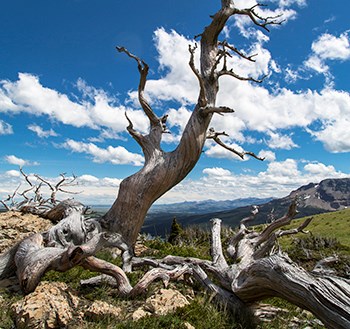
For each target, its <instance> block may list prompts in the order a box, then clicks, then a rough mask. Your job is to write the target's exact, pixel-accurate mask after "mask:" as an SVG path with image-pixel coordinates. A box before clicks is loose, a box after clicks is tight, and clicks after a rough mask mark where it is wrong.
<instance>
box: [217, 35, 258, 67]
mask: <svg viewBox="0 0 350 329" xmlns="http://www.w3.org/2000/svg"><path fill="white" fill-rule="evenodd" d="M219 46H222V47H223V51H224V52H225V53H226V54H227V55H228V56H230V57H231V55H230V54H229V53H228V52H226V49H225V48H228V49H230V50H232V51H233V52H234V53H236V54H237V55H239V56H240V57H242V58H244V59H246V60H248V61H250V62H255V59H254V58H253V57H256V56H257V55H258V54H253V55H250V56H248V55H246V54H244V53H243V52H242V51H240V50H238V49H237V48H236V47H234V46H233V45H230V44H229V43H228V42H227V41H226V40H224V41H219Z"/></svg>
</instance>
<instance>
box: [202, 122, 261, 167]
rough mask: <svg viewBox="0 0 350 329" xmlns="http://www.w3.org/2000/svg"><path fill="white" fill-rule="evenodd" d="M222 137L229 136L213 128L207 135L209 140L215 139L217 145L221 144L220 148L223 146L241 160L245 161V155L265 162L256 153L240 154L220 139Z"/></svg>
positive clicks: (246, 152) (244, 152) (245, 152)
mask: <svg viewBox="0 0 350 329" xmlns="http://www.w3.org/2000/svg"><path fill="white" fill-rule="evenodd" d="M220 135H224V136H228V135H227V134H226V133H225V132H221V133H220V132H216V131H215V130H214V129H213V128H210V129H209V132H208V134H207V139H213V140H214V141H215V142H216V143H217V144H219V145H220V146H222V147H223V148H225V149H226V150H229V151H230V152H232V153H234V154H236V155H238V156H239V157H240V158H241V159H244V156H245V155H250V156H251V157H253V158H255V159H257V160H260V161H263V160H264V159H265V158H262V157H259V156H257V155H256V154H255V153H253V152H249V151H243V152H239V151H237V150H236V149H234V148H233V147H231V146H228V145H226V144H225V143H224V142H223V141H222V140H221V139H220V138H219V136H220Z"/></svg>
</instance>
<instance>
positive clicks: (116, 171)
mask: <svg viewBox="0 0 350 329" xmlns="http://www.w3.org/2000/svg"><path fill="white" fill-rule="evenodd" d="M235 3H236V5H237V6H238V7H240V8H244V7H250V6H252V5H254V4H256V1H255V0H249V1H247V0H245V1H243V0H239V1H235ZM265 3H266V4H268V5H269V6H268V7H266V8H265V7H264V8H263V9H261V13H262V14H266V15H269V16H270V15H276V14H280V13H281V14H283V17H284V19H285V22H284V23H283V24H282V26H276V27H271V32H270V33H266V31H263V30H259V29H256V28H255V27H253V26H252V25H251V24H250V22H249V21H247V20H246V19H242V18H237V19H231V20H230V21H229V24H228V25H227V28H226V29H225V31H224V32H223V35H222V37H223V38H226V39H227V40H228V41H229V42H230V43H231V44H233V45H234V46H235V47H237V48H239V49H242V50H243V51H245V52H246V53H248V54H253V53H254V54H255V53H256V54H257V56H256V63H255V64H252V63H250V62H246V61H244V60H242V59H240V58H235V57H233V58H232V63H230V64H231V65H232V67H233V68H234V70H235V71H236V72H237V73H239V74H241V75H247V76H253V77H256V78H258V77H261V76H262V75H264V74H269V77H268V78H267V79H266V80H265V81H264V82H263V84H252V83H250V82H242V81H238V80H232V79H231V78H230V79H222V80H221V81H220V93H219V96H218V105H227V106H230V107H232V108H234V109H235V111H236V112H235V113H234V114H231V115H225V117H219V116H218V117H215V118H214V120H213V122H212V126H213V127H215V129H216V130H217V131H222V130H224V131H226V132H227V133H228V134H229V135H230V136H229V137H227V138H226V140H225V142H226V143H227V144H229V145H231V146H233V147H236V148H237V149H241V148H243V149H245V150H248V151H254V152H255V153H256V154H260V155H262V156H265V157H266V160H265V161H264V162H259V161H257V160H255V159H249V158H247V159H245V161H241V160H240V159H238V158H237V157H235V156H234V155H233V154H230V153H228V152H226V151H225V150H224V149H222V148H220V147H218V146H217V145H215V144H212V142H210V141H208V143H207V144H206V146H205V149H204V152H203V155H202V157H201V159H200V161H199V162H198V164H197V166H196V168H195V169H194V170H193V172H192V173H191V174H190V175H189V176H188V178H187V179H186V180H185V181H183V182H182V183H181V184H179V185H178V186H177V187H176V188H174V189H173V190H172V191H170V192H168V193H167V194H166V195H165V196H164V197H163V198H162V199H161V200H160V201H159V202H160V203H169V202H181V201H184V200H203V199H218V200H227V199H236V198H242V197H250V196H256V197H268V196H273V197H280V196H284V195H286V194H288V193H289V192H290V191H291V190H292V189H295V188H297V187H299V186H300V185H303V184H307V183H309V182H318V181H320V180H322V179H324V178H330V177H335V178H337V177H338V178H340V177H349V176H350V162H349V159H350V157H349V152H350V130H349V126H350V125H349V124H350V95H349V88H350V82H349V78H348V76H349V73H350V43H349V38H350V27H349V24H348V14H347V13H348V12H349V10H350V3H349V1H347V0H337V1H334V2H332V3H331V2H330V1H326V0H317V1H316V0H267V1H266V2H265ZM219 5H220V1H203V0H201V1H199V0H191V1H182V0H178V1H170V0H163V1H155V0H153V1H147V2H145V1H138V0H137V1H129V2H127V1H119V0H101V1H93V0H69V1H68V0H61V1H52V0H49V1H47V0H45V1H43V0H36V1H31V2H28V1H25V0H21V1H20V0H11V1H9V0H3V1H1V4H0V9H1V10H0V45H1V46H0V145H1V148H0V199H5V198H6V196H7V194H9V193H11V192H13V191H14V190H15V188H16V187H17V186H19V185H20V184H21V187H20V189H19V191H20V190H21V189H25V188H26V185H25V182H23V177H21V175H20V172H19V168H20V166H22V167H23V169H24V171H25V172H26V173H27V174H29V175H32V174H34V173H37V174H40V175H41V176H42V177H44V178H45V179H46V180H48V181H51V182H55V181H57V179H59V174H60V173H66V174H67V176H70V175H73V174H74V175H76V176H77V177H78V182H79V186H76V187H72V188H71V190H72V191H79V192H81V193H80V195H78V196H76V198H78V199H80V200H81V201H83V202H85V203H88V204H109V203H111V202H113V200H114V199H115V196H116V194H117V192H118V186H119V184H120V182H121V180H122V179H123V178H125V177H127V176H128V175H130V174H132V173H134V172H136V171H137V170H139V169H140V168H141V166H142V163H143V155H142V153H141V150H140V148H139V146H138V145H137V144H136V143H135V142H134V141H133V139H132V138H130V137H129V136H128V134H127V132H126V130H125V127H126V126H127V122H126V119H125V117H124V112H125V111H126V112H127V113H128V114H129V116H130V117H131V118H132V121H133V122H134V125H135V127H137V128H138V129H139V130H140V131H141V132H146V131H147V128H148V123H147V120H146V118H145V116H144V115H143V113H142V111H141V109H140V106H139V105H138V103H137V100H136V93H135V90H136V88H137V84H138V78H139V76H138V72H137V69H136V67H135V63H134V62H133V61H131V60H130V59H128V58H127V57H126V56H125V55H123V54H119V53H117V51H116V50H115V46H117V45H123V46H125V47H126V48H128V49H129V50H130V51H132V52H133V53H135V54H137V55H138V56H139V57H141V58H142V59H144V60H145V61H146V62H147V63H148V64H149V66H150V74H149V81H148V84H147V86H146V91H147V96H148V98H149V101H150V103H151V104H152V106H153V109H154V110H155V112H156V113H157V114H159V115H160V114H162V113H168V114H169V121H168V126H169V127H168V128H169V130H170V131H171V132H172V134H171V135H166V136H164V142H163V147H164V149H166V150H171V149H173V148H175V147H176V143H177V142H178V140H179V136H180V134H181V131H182V129H183V128H184V125H185V123H186V120H187V118H188V116H189V115H190V111H191V110H192V108H193V105H194V103H195V101H196V99H197V93H198V86H197V81H196V78H195V77H194V76H193V74H192V73H191V70H190V68H189V67H188V64H187V63H188V60H189V54H188V45H189V44H193V43H194V42H195V41H194V39H193V38H194V36H195V35H198V34H200V33H201V31H202V30H203V28H204V26H206V25H207V24H208V23H209V22H210V18H209V15H211V14H213V13H215V11H216V10H218V8H219ZM197 60H198V59H197ZM31 177H32V178H31V179H32V180H33V181H34V180H35V178H34V177H33V176H31Z"/></svg>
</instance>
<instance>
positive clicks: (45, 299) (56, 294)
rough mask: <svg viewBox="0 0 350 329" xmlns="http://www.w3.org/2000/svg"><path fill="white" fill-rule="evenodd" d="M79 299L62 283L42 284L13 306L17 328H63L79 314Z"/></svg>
mask: <svg viewBox="0 0 350 329" xmlns="http://www.w3.org/2000/svg"><path fill="white" fill-rule="evenodd" d="M78 305H79V298H78V297H77V296H76V295H75V294H74V292H73V291H72V290H71V289H70V288H69V287H68V286H67V285H66V284H65V283H62V282H51V283H50V282H41V283H40V284H39V285H38V287H37V288H36V289H35V291H34V292H32V293H31V294H29V295H27V296H25V297H24V298H23V299H22V300H20V301H18V302H16V303H15V304H13V305H12V310H13V312H14V314H15V323H16V328H19V329H21V328H23V329H24V328H26V329H34V328H35V329H37V328H38V329H39V328H48V329H51V328H62V327H66V326H67V325H68V324H69V322H71V321H72V320H73V319H74V318H77V317H80V314H77V311H76V310H77V309H78Z"/></svg>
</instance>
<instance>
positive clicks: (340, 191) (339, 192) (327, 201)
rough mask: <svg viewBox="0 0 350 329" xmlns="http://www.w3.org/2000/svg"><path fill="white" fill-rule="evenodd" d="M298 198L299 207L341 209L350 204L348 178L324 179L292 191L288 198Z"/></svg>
mask: <svg viewBox="0 0 350 329" xmlns="http://www.w3.org/2000/svg"><path fill="white" fill-rule="evenodd" d="M296 196H297V197H298V199H299V207H300V208H301V207H302V208H305V207H313V208H319V209H323V210H325V211H332V210H341V209H344V208H346V207H349V206H350V178H341V179H325V180H323V181H321V182H320V183H319V184H314V183H310V184H308V185H305V186H302V187H300V188H298V189H297V190H295V191H292V192H291V193H290V195H289V196H288V197H287V198H288V199H294V198H295V197H296Z"/></svg>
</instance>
